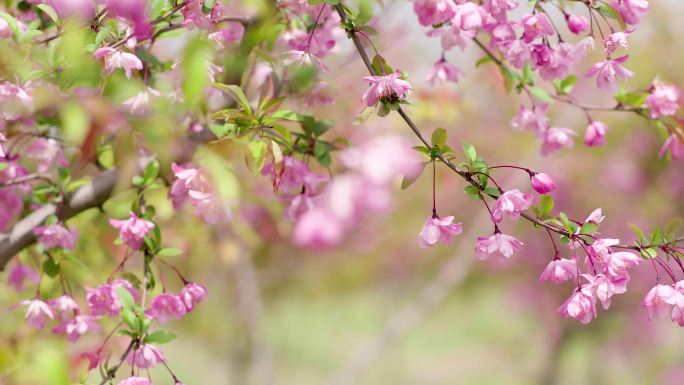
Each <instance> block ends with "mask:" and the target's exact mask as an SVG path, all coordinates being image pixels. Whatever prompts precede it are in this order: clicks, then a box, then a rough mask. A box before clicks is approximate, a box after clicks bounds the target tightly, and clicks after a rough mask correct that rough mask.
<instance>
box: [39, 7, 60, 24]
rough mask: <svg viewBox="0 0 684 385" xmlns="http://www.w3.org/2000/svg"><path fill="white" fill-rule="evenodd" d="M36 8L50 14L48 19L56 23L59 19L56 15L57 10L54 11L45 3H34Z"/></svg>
mask: <svg viewBox="0 0 684 385" xmlns="http://www.w3.org/2000/svg"><path fill="white" fill-rule="evenodd" d="M36 8H38V9H40V10H41V11H43V12H45V13H46V14H47V15H48V16H50V19H52V21H54V22H55V23H57V21H58V20H59V16H58V15H57V11H55V9H54V8H52V7H51V6H49V5H47V4H38V5H36Z"/></svg>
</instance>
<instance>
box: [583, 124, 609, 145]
mask: <svg viewBox="0 0 684 385" xmlns="http://www.w3.org/2000/svg"><path fill="white" fill-rule="evenodd" d="M606 130H608V127H607V126H606V125H605V124H603V123H602V122H599V121H596V120H594V121H592V122H591V123H590V124H589V126H588V127H587V131H586V132H585V133H584V144H586V145H587V146H603V145H604V144H605V143H606V138H605V136H606Z"/></svg>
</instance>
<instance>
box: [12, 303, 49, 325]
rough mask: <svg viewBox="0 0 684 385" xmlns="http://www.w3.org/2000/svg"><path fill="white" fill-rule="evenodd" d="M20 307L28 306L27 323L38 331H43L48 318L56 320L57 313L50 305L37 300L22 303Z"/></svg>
mask: <svg viewBox="0 0 684 385" xmlns="http://www.w3.org/2000/svg"><path fill="white" fill-rule="evenodd" d="M18 306H27V308H26V316H25V318H26V323H27V324H29V325H30V326H33V327H34V328H36V329H42V328H43V326H45V322H46V321H47V319H48V318H49V319H54V318H55V313H54V312H53V311H52V309H51V308H50V305H48V304H47V303H45V302H43V301H41V300H39V299H37V298H36V299H32V300H24V301H21V302H19V305H18Z"/></svg>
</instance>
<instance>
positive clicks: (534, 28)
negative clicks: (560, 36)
mask: <svg viewBox="0 0 684 385" xmlns="http://www.w3.org/2000/svg"><path fill="white" fill-rule="evenodd" d="M520 24H521V25H522V27H523V35H522V39H523V40H524V41H525V43H532V42H533V41H534V40H536V39H537V38H538V37H541V36H544V35H546V36H551V35H553V34H555V33H556V32H555V31H554V29H553V24H551V21H550V20H549V18H548V16H546V14H545V13H534V14H532V13H531V14H528V15H525V16H523V18H522V19H521V20H520Z"/></svg>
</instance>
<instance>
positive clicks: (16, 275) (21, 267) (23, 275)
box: [7, 263, 40, 292]
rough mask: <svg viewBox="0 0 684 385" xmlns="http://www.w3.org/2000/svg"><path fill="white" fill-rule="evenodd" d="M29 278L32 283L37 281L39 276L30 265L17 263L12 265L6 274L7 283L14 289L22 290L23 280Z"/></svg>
mask: <svg viewBox="0 0 684 385" xmlns="http://www.w3.org/2000/svg"><path fill="white" fill-rule="evenodd" d="M27 279H28V280H29V281H30V282H33V283H38V281H39V279H40V277H39V275H38V273H36V271H35V270H33V269H32V268H31V266H29V265H26V264H23V263H17V264H16V265H14V267H13V268H12V270H10V272H9V275H8V276H7V284H8V285H10V286H11V287H13V288H14V290H16V291H18V292H19V291H22V290H24V280H27Z"/></svg>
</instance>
